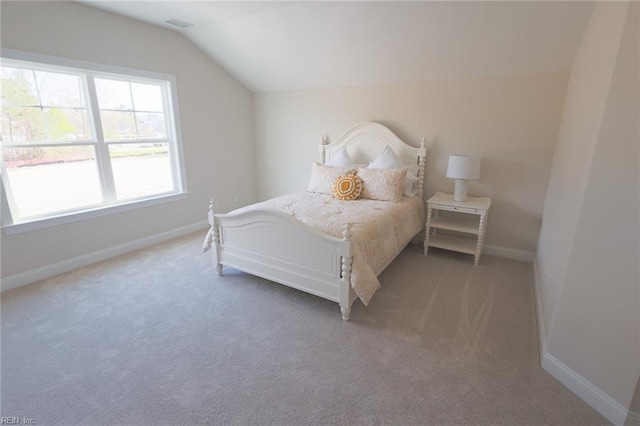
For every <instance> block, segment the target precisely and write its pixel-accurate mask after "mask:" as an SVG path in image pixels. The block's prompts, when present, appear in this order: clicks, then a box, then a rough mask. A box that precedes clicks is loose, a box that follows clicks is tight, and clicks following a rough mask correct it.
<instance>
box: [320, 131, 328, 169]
mask: <svg viewBox="0 0 640 426" xmlns="http://www.w3.org/2000/svg"><path fill="white" fill-rule="evenodd" d="M328 144H329V136H327V135H322V143H321V144H320V145H318V151H320V164H324V162H325V161H326V160H327V158H326V156H325V151H324V146H325V145H328Z"/></svg>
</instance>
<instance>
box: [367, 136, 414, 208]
mask: <svg viewBox="0 0 640 426" xmlns="http://www.w3.org/2000/svg"><path fill="white" fill-rule="evenodd" d="M367 168H369V169H406V170H407V174H406V177H405V180H404V187H403V193H404V195H409V196H412V197H415V196H416V194H417V192H418V170H419V168H418V165H417V164H416V165H413V166H406V165H405V164H403V163H402V161H400V159H399V158H398V156H397V155H396V154H395V152H393V150H392V149H391V148H390V147H388V146H387V147H386V148H385V149H384V150H383V151H382V152H381V153H380V154H378V156H377V157H376V159H375V160H373V162H372V163H370V164H369V165H368V166H367Z"/></svg>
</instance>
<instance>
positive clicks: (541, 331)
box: [532, 255, 547, 364]
mask: <svg viewBox="0 0 640 426" xmlns="http://www.w3.org/2000/svg"><path fill="white" fill-rule="evenodd" d="M532 264H533V291H534V294H535V297H536V321H537V323H538V348H539V351H540V364H542V359H543V358H544V354H546V353H547V331H546V328H545V325H544V316H543V315H542V292H541V291H540V271H539V270H538V259H537V258H536V256H535V255H533V262H532Z"/></svg>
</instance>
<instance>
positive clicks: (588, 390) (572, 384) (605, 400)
mask: <svg viewBox="0 0 640 426" xmlns="http://www.w3.org/2000/svg"><path fill="white" fill-rule="evenodd" d="M533 282H534V286H535V288H534V291H535V297H536V318H537V322H538V344H539V347H540V364H541V365H542V368H543V369H544V370H545V371H546V372H547V373H549V374H551V375H552V376H553V377H554V378H555V379H556V380H558V381H559V382H560V383H562V384H563V385H564V386H566V387H567V388H568V389H569V390H570V391H571V392H573V393H575V394H576V395H578V396H579V397H580V398H581V399H582V400H583V401H584V402H586V403H587V404H589V405H590V406H591V407H592V408H593V409H594V410H596V411H597V412H598V413H600V414H601V415H602V416H603V417H604V418H605V419H607V420H609V421H610V422H611V423H613V424H614V425H616V426H623V425H626V426H632V425H633V426H640V422H639V421H638V420H640V417H638V416H637V415H636V417H635V423H634V418H633V416H634V414H635V413H631V412H629V411H628V410H627V409H626V408H624V407H623V406H622V405H621V404H620V403H619V402H618V401H616V400H614V399H613V398H611V397H610V396H609V395H607V394H606V393H604V392H603V391H601V390H600V389H599V388H598V387H597V386H594V385H593V383H591V382H590V381H588V380H587V379H585V378H584V377H582V376H581V375H579V374H578V373H576V372H575V371H573V370H572V369H571V368H569V367H568V366H566V365H565V364H564V363H563V362H562V361H560V360H559V359H557V358H556V357H554V356H553V355H551V354H550V353H549V352H548V351H547V338H546V329H545V324H544V318H543V315H542V293H541V291H540V274H539V270H538V261H537V259H536V257H535V255H534V256H533ZM625 422H626V423H625Z"/></svg>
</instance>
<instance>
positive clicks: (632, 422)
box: [624, 411, 640, 426]
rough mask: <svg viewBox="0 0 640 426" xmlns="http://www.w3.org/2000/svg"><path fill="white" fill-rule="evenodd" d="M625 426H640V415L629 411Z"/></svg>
mask: <svg viewBox="0 0 640 426" xmlns="http://www.w3.org/2000/svg"><path fill="white" fill-rule="evenodd" d="M624 426H640V413H636V412H635V411H629V414H627V421H626V422H625V424H624Z"/></svg>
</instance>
